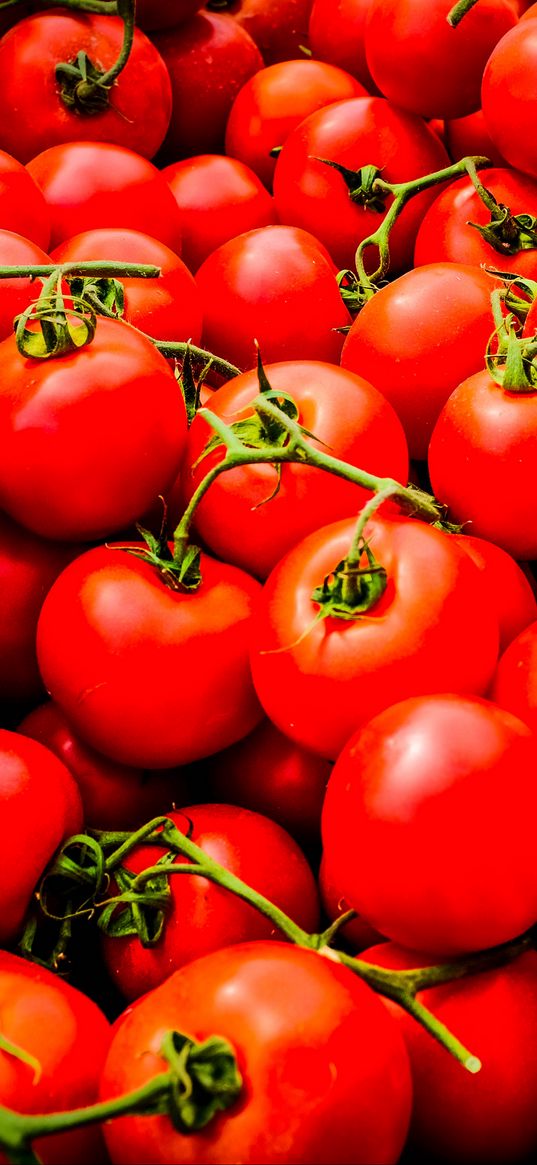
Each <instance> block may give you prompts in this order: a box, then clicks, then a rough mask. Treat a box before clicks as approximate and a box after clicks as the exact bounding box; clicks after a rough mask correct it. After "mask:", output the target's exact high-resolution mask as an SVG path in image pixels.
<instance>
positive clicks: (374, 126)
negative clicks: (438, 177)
mask: <svg viewBox="0 0 537 1165" xmlns="http://www.w3.org/2000/svg"><path fill="white" fill-rule="evenodd" d="M323 158H328V159H329V160H331V161H333V162H337V163H338V164H339V165H341V166H345V167H346V168H347V169H349V170H353V171H358V170H360V169H361V168H362V167H364V166H370V165H371V166H376V167H378V169H379V170H381V171H382V177H383V178H384V179H385V180H386V181H387V182H403V181H406V180H407V179H410V178H417V177H419V176H420V175H422V174H429V173H431V172H432V171H435V170H440V169H442V168H443V167H444V166H447V165H449V158H448V156H447V153H446V151H445V149H444V147H443V145H442V143H441V141H440V139H439V138H438V136H437V135H436V134H435V133H434V131H433V130H431V129H429V127H428V126H427V125H425V124H424V122H423V121H422V119H421V118H419V117H417V116H416V115H415V114H412V113H407V112H406V111H405V110H403V109H399V108H398V107H397V106H395V105H392V104H391V103H390V102H389V101H385V100H384V99H383V98H381V97H354V98H352V99H351V100H347V101H338V102H336V103H335V104H333V105H329V106H326V107H325V108H324V109H319V110H317V112H316V113H311V114H310V115H309V117H307V118H305V119H304V121H303V122H301V123H300V125H298V126H297V128H296V129H295V130H293V132H292V133H291V134H289V137H288V138H287V140H286V142H285V143H284V146H283V149H282V152H281V154H280V156H279V158H278V161H277V163H276V169H275V171H274V198H275V201H276V208H277V211H278V216H279V218H280V222H283V223H292V224H293V225H294V226H297V227H302V228H303V229H304V230H307V231H311V233H312V234H313V235H316V237H317V238H319V239H320V240H321V242H323V243H324V244H325V246H326V247H327V248H328V250H329V252H330V254H331V255H332V258H333V260H334V262H335V263H337V264H338V266H339V267H345V268H346V267H348V268H353V267H354V256H355V252H356V248H357V246H358V244H359V243H360V242H361V241H362V239H365V238H366V237H367V236H368V235H370V234H372V233H373V231H376V229H377V227H378V225H379V223H380V221H381V219H380V214H379V211H378V210H376V209H373V208H371V207H369V206H360V205H359V204H358V202H356V201H353V199H352V198H351V194H350V191H349V188H348V186H347V184H346V182H345V179H344V178H343V176H342V175H341V174H340V173H338V171H337V170H334V168H333V167H332V166H327V165H326V164H325V163H324V162H323V161H320V160H319V159H323ZM433 198H434V193H431V191H423V192H422V193H421V194H419V195H417V196H416V197H415V198H413V199H411V201H410V202H409V203H408V204H407V206H406V207H405V209H404V211H403V213H402V214H401V215H400V217H399V218H398V220H397V222H396V224H395V226H394V229H393V231H392V232H391V235H390V254H391V271H392V273H395V272H397V271H401V270H404V269H405V268H406V267H410V266H411V263H412V249H413V240H414V238H415V236H416V232H417V229H418V226H419V223H420V222H421V218H422V216H423V213H424V210H425V208H426V207H427V206H428V205H429V203H430V202H431V201H432V199H433ZM392 201H393V200H392V199H391V198H389V199H388V200H387V201H386V208H388V207H389V206H390V204H391V202H392ZM382 213H384V212H382ZM369 257H370V256H369V255H367V256H366V258H367V259H368V260H369ZM377 265H378V254H377V252H376V251H375V252H374V254H373V256H372V258H371V263H370V266H369V269H370V270H374V269H375V268H376V267H377Z"/></svg>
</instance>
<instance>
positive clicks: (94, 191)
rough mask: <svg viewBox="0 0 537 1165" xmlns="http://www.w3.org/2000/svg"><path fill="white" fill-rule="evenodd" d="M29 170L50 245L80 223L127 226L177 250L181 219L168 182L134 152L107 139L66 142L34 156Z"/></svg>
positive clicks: (86, 226) (88, 226)
mask: <svg viewBox="0 0 537 1165" xmlns="http://www.w3.org/2000/svg"><path fill="white" fill-rule="evenodd" d="M27 170H28V172H29V173H30V174H31V176H32V178H34V180H35V181H36V183H37V185H38V186H39V187H40V189H41V190H42V191H43V193H44V195H45V199H46V202H47V205H48V208H49V213H50V215H51V219H52V227H51V231H52V233H51V240H50V245H51V247H56V246H57V245H58V243H61V242H63V240H64V239H71V238H72V237H73V235H76V234H78V233H79V231H80V227H81V226H83V227H84V230H92V229H93V228H95V227H121V228H122V229H124V228H125V227H127V228H132V229H133V230H137V231H143V232H144V233H145V234H147V235H152V236H154V237H155V238H157V239H160V240H161V242H163V243H166V246H168V247H171V249H172V251H175V253H176V254H179V253H180V250H181V220H180V215H179V211H178V209H177V203H176V202H175V199H174V198H173V195H172V194H171V191H170V189H169V187H168V183H167V182H166V180H165V178H164V177H163V175H162V174H161V173H160V171H159V170H157V168H156V166H153V164H152V163H151V162H148V161H147V158H142V157H140V155H139V154H136V153H134V152H133V150H128V149H125V148H124V147H123V146H118V145H112V144H111V143H110V142H68V143H67V144H66V145H64V146H52V147H51V148H50V149H48V150H44V151H43V153H42V154H38V155H37V156H36V157H35V158H32V161H31V162H29V163H28V166H27Z"/></svg>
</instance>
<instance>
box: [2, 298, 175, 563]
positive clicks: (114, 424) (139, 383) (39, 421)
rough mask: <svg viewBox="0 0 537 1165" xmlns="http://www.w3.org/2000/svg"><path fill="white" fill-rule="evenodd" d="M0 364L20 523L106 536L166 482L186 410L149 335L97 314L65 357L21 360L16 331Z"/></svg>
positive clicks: (6, 460) (9, 496) (9, 500)
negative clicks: (86, 340) (91, 328)
mask: <svg viewBox="0 0 537 1165" xmlns="http://www.w3.org/2000/svg"><path fill="white" fill-rule="evenodd" d="M0 360H1V362H2V369H3V378H2V387H1V392H0V434H1V440H2V447H3V458H2V465H1V468H0V499H1V502H2V505H3V507H4V509H5V510H6V511H7V512H8V513H9V514H10V515H11V516H12V517H13V518H15V519H16V520H17V521H19V522H21V523H22V525H24V526H26V527H27V528H28V529H30V530H33V531H34V532H35V533H36V534H40V535H41V536H43V537H45V538H57V539H65V540H71V541H72V540H74V541H81V540H83V539H87V540H89V539H91V538H99V537H106V535H107V534H109V533H110V532H112V531H114V530H121V529H122V528H124V527H125V526H126V525H127V524H128V523H129V522H131V521H134V520H135V519H136V518H138V517H139V516H140V515H141V514H143V513H144V510H145V509H147V508H148V506H149V505H150V504H151V502H152V501H153V500H154V499H156V498H157V497H158V495H159V494H160V493H162V492H163V491H164V490H165V489H166V488H167V486H168V483H169V481H170V479H171V478H173V476H174V472H176V471H177V466H178V462H179V460H180V457H181V455H182V447H183V443H184V439H185V437H186V412H185V407H184V403H183V400H182V397H181V395H180V393H179V392H178V391H177V384H176V381H175V377H174V375H173V373H172V371H171V369H170V367H169V366H168V364H167V362H166V360H165V359H164V357H163V356H161V355H160V353H159V352H157V350H156V349H155V348H154V347H153V345H152V344H151V343H150V341H149V340H146V339H145V338H144V337H143V336H139V335H138V334H137V333H136V332H133V331H131V330H130V329H128V328H126V327H125V326H124V325H123V324H121V323H120V322H119V321H115V320H107V319H100V320H99V323H98V326H97V330H96V333H95V336H94V338H93V340H92V342H91V343H90V344H89V345H88V346H87V347H84V348H79V349H77V350H75V351H74V352H72V353H69V354H67V355H65V356H62V357H61V358H58V359H52V360H34V359H32V358H30V357H23V356H21V354H20V353H19V351H18V350H17V345H16V342H15V339H14V337H13V338H10V339H8V340H4V341H3V343H2V344H1V345H0ZM148 400H150V401H151V410H148V407H147V402H148ZM126 415H128V418H129V426H128V433H126V432H125V416H126ZM22 467H24V472H23V471H22Z"/></svg>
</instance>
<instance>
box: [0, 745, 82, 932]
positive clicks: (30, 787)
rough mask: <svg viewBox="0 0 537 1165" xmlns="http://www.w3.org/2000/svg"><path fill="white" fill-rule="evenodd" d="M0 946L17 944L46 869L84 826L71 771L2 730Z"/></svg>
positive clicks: (38, 747)
mask: <svg viewBox="0 0 537 1165" xmlns="http://www.w3.org/2000/svg"><path fill="white" fill-rule="evenodd" d="M0 773H1V783H0V805H1V810H2V812H1V814H0V830H1V836H0V842H1V844H0V874H1V882H0V885H1V887H2V889H1V892H0V902H1V911H0V942H1V943H2V946H7V945H8V944H10V943H13V942H14V941H15V940H16V939H18V937H19V931H20V929H21V926H22V924H23V921H24V917H25V914H26V911H27V909H28V906H29V904H30V900H31V897H32V894H33V892H34V890H35V888H36V885H37V883H38V881H39V879H40V878H41V876H42V874H43V872H44V869H45V866H46V865H47V863H48V862H49V861H50V859H51V858H52V856H53V854H54V853H55V852H56V850H57V849H58V848H59V846H60V845H61V843H62V841H64V840H65V838H67V837H70V836H71V834H73V833H78V832H79V831H80V829H81V827H82V804H81V800H80V794H79V792H78V788H77V786H76V783H75V781H74V779H73V777H72V776H71V773H70V772H69V770H68V769H67V768H66V767H65V765H63V764H62V763H61V762H60V761H59V760H58V758H57V757H56V756H54V754H53V753H52V752H50V751H49V749H48V748H45V747H44V746H43V745H42V744H38V743H37V742H36V741H35V740H29V739H28V738H26V737H23V736H20V735H19V734H18V733H16V732H10V731H8V730H7V729H1V730H0Z"/></svg>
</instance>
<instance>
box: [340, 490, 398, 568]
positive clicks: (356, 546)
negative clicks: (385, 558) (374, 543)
mask: <svg viewBox="0 0 537 1165" xmlns="http://www.w3.org/2000/svg"><path fill="white" fill-rule="evenodd" d="M396 484H397V483H396V482H390V483H388V484H387V485H385V486H384V488H383V489H379V490H378V492H377V493H376V494H374V496H373V497H372V498H370V500H369V501H368V502H366V504H365V506H363V508H362V509H361V510H360V514H359V517H358V521H357V523H356V528H355V531H354V535H353V539H352V542H351V546H350V550H349V553H348V554H347V555H346V561H347V566H351V567H353V566H359V564H360V561H361V558H362V548H363V537H364V530H365V527H366V526H367V523H368V522H369V519H370V518H371V517H372V515H373V514H374V513H375V512H376V510H378V508H379V506H381V505H382V504H383V502H387V501H388V499H389V498H393V497H395V496H396V495H397V493H398V490H397V489H396V488H395V487H396Z"/></svg>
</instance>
